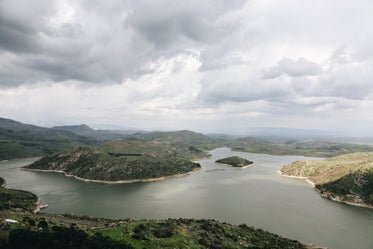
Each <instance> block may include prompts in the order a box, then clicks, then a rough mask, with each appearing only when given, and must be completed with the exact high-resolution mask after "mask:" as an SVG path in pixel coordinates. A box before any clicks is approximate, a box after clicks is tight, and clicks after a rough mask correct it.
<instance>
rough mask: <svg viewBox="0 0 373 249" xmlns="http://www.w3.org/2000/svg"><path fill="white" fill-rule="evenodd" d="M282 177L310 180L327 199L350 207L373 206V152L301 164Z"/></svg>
mask: <svg viewBox="0 0 373 249" xmlns="http://www.w3.org/2000/svg"><path fill="white" fill-rule="evenodd" d="M281 173H282V174H283V175H288V176H297V177H307V178H308V179H309V180H311V181H312V182H313V183H314V184H315V188H316V190H319V191H320V192H321V193H322V195H323V196H324V197H327V198H330V199H333V200H337V201H341V202H346V203H348V204H357V205H358V204H361V205H367V206H372V205H373V153H372V152H365V153H352V154H347V155H342V156H337V157H332V158H328V159H325V160H305V161H298V162H295V163H293V164H291V165H287V166H285V167H283V168H282V169H281Z"/></svg>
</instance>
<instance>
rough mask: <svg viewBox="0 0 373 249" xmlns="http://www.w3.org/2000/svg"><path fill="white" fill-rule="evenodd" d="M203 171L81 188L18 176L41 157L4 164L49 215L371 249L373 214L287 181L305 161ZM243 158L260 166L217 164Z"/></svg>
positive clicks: (209, 166)
mask: <svg viewBox="0 0 373 249" xmlns="http://www.w3.org/2000/svg"><path fill="white" fill-rule="evenodd" d="M211 154H212V158H210V159H206V160H202V161H199V162H200V163H201V165H202V167H203V169H202V170H199V171H197V172H196V173H194V174H191V175H188V176H184V177H181V178H172V179H168V180H165V181H159V182H148V183H132V184H114V185H109V184H100V183H90V182H82V181H79V180H76V179H74V178H71V177H65V176H63V175H62V174H58V173H46V172H31V171H23V170H19V168H20V167H22V166H24V165H27V164H30V163H31V162H33V161H34V160H35V159H22V160H14V161H8V162H2V163H0V176H2V177H4V178H5V179H6V180H7V187H8V188H18V189H24V190H28V191H31V192H33V193H35V194H37V195H38V196H40V197H41V199H42V204H46V203H47V204H49V207H48V208H46V209H43V212H48V213H74V214H79V215H89V216H96V217H107V218H132V219H161V218H179V217H185V218H205V219H206V218H210V219H215V220H219V221H225V222H229V223H232V224H242V223H246V224H248V225H252V226H255V227H260V228H262V229H265V230H268V231H270V232H273V233H277V234H280V235H282V236H286V237H289V238H292V239H296V240H299V241H302V242H305V243H312V244H317V245H322V246H327V247H329V248H331V249H343V248H346V249H350V248H360V249H368V248H369V249H372V248H373V236H372V232H373V210H372V209H366V208H361V207H354V206H348V205H345V204H341V203H337V202H333V201H330V200H327V199H324V198H322V197H321V196H320V195H319V194H318V193H317V192H316V191H314V190H313V189H312V187H311V185H309V184H308V183H306V182H305V181H303V180H301V179H292V178H285V177H281V176H280V175H279V174H278V173H277V171H278V170H279V169H280V168H281V167H282V166H284V165H286V164H289V163H291V162H294V161H297V160H303V159H306V158H304V157H300V156H270V155H264V154H251V153H243V152H232V151H231V150H230V149H227V148H219V149H215V150H213V151H212V152H211ZM232 155H237V156H241V157H243V158H246V159H248V160H251V161H254V163H255V165H254V166H252V167H249V168H246V169H242V170H237V169H232V168H230V167H227V166H222V165H218V164H215V163H214V161H215V160H217V159H220V158H224V157H228V156H232Z"/></svg>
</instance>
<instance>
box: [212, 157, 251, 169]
mask: <svg viewBox="0 0 373 249" xmlns="http://www.w3.org/2000/svg"><path fill="white" fill-rule="evenodd" d="M215 162H216V163H221V164H228V165H231V166H232V167H235V168H242V167H245V166H248V165H251V164H253V163H254V162H253V161H249V160H246V159H244V158H241V157H238V156H232V157H227V158H223V159H219V160H216V161H215Z"/></svg>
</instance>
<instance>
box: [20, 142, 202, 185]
mask: <svg viewBox="0 0 373 249" xmlns="http://www.w3.org/2000/svg"><path fill="white" fill-rule="evenodd" d="M192 155H196V156H200V153H197V152H189V153H188V155H185V156H184V155H183V154H180V153H178V151H177V149H175V148H174V147H172V146H166V145H162V144H154V143H150V142H144V141H140V140H137V139H127V140H123V141H116V142H110V143H106V144H103V145H97V146H90V147H79V148H76V149H73V150H69V151H66V152H62V153H56V154H53V155H50V156H46V157H43V158H41V159H40V160H38V161H36V162H35V163H33V164H31V165H29V166H26V167H25V168H26V169H37V170H54V171H63V172H65V173H66V174H69V175H73V176H76V177H80V178H84V179H89V180H101V181H131V180H137V179H143V180H145V179H154V178H159V177H165V176H173V175H178V174H185V173H188V172H192V171H193V170H196V169H198V168H200V167H201V166H200V165H199V164H198V163H193V162H191V161H189V160H188V159H187V158H188V157H191V156H192Z"/></svg>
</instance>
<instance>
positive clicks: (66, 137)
mask: <svg viewBox="0 0 373 249" xmlns="http://www.w3.org/2000/svg"><path fill="white" fill-rule="evenodd" d="M94 143H95V142H94V141H92V140H90V139H87V138H85V137H82V136H79V135H77V134H75V133H72V132H69V131H62V130H54V129H50V128H43V127H38V126H35V125H28V124H23V123H20V122H17V121H14V120H10V119H4V118H0V160H8V159H14V158H24V157H36V156H44V155H48V154H51V153H54V152H57V151H61V150H66V149H70V148H74V147H77V146H82V145H89V144H94Z"/></svg>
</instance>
